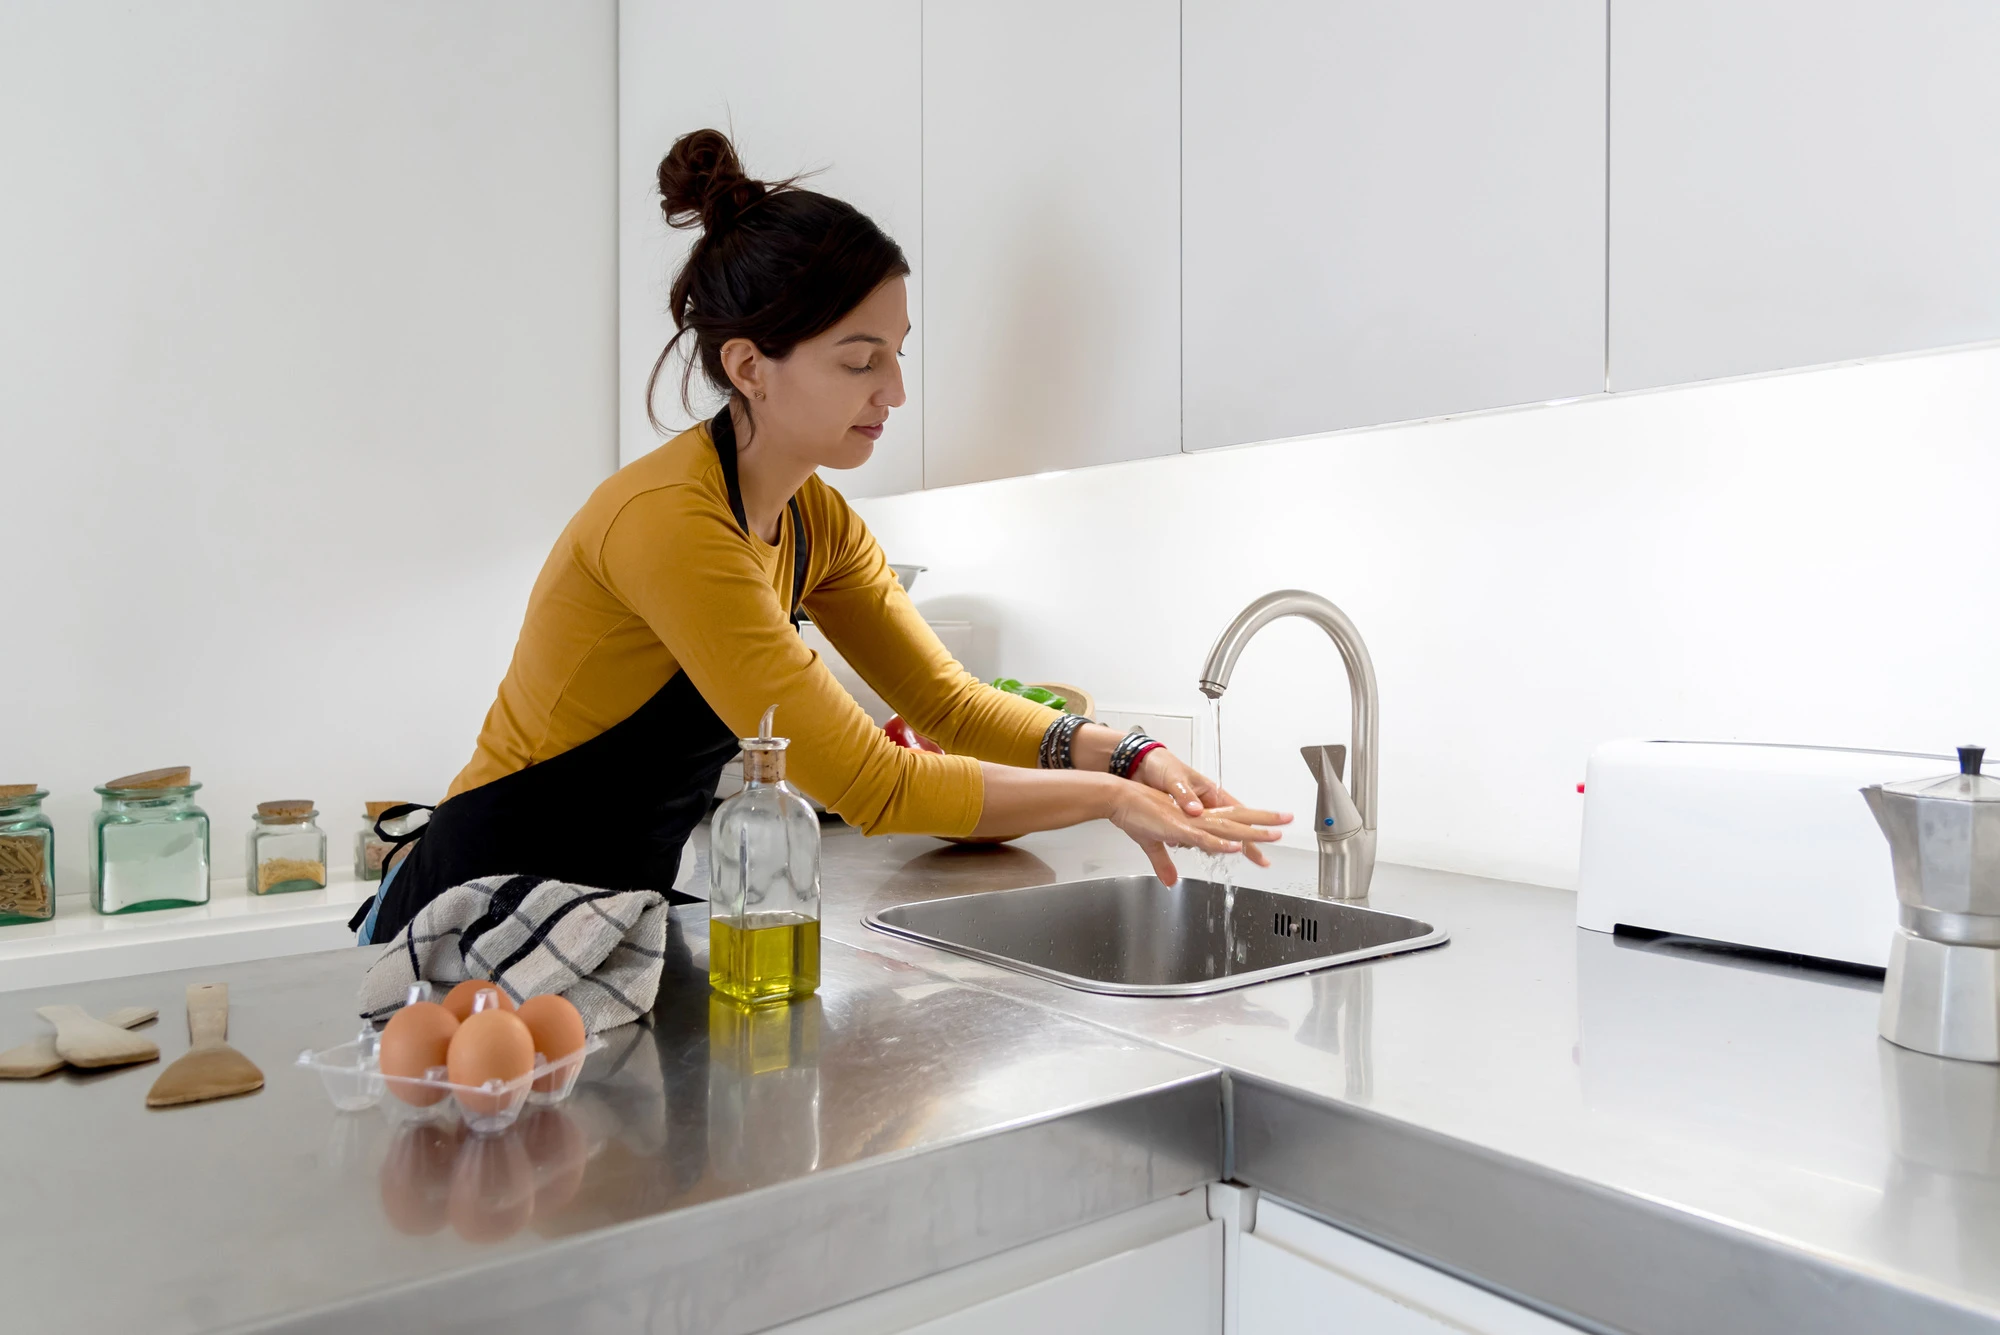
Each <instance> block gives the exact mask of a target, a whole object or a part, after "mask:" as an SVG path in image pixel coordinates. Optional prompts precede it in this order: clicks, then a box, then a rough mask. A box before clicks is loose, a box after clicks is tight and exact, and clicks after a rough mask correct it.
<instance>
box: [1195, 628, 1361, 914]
mask: <svg viewBox="0 0 2000 1335" xmlns="http://www.w3.org/2000/svg"><path fill="white" fill-rule="evenodd" d="M1279 617H1303V618H1305V619H1306V620H1307V621H1310V622H1312V623H1313V624H1314V625H1315V626H1318V627H1319V628H1320V629H1321V630H1323V631H1325V632H1326V633H1327V637H1328V638H1329V639H1331V640H1332V641H1333V643H1334V647H1335V648H1337V649H1339V650H1340V661H1341V662H1342V663H1343V664H1345V665H1346V667H1347V689H1348V697H1349V699H1350V701H1351V703H1352V712H1353V717H1354V731H1353V744H1352V747H1351V748H1350V754H1351V755H1352V756H1353V758H1354V765H1353V771H1352V774H1353V777H1352V780H1351V782H1352V784H1353V801H1352V806H1353V808H1354V809H1355V810H1357V811H1359V813H1360V816H1361V820H1360V828H1359V829H1355V828H1352V825H1351V823H1349V822H1346V821H1338V820H1333V819H1326V818H1324V817H1323V818H1322V819H1321V821H1320V826H1321V828H1318V829H1316V830H1315V831H1314V832H1315V834H1317V835H1318V837H1319V894H1320V898H1322V899H1366V898H1367V897H1368V883H1369V881H1370V880H1371V879H1373V877H1374V874H1375V805H1376V803H1375V797H1376V753H1375V752H1376V747H1375V732H1376V724H1377V716H1376V704H1375V664H1374V663H1373V662H1372V661H1371V660H1370V659H1369V657H1368V646H1367V645H1366V644H1365V643H1363V642H1362V639H1361V632H1360V631H1358V630H1356V629H1355V628H1354V623H1353V622H1352V621H1349V620H1348V619H1347V614H1346V613H1345V612H1343V611H1341V610H1340V609H1339V608H1338V607H1335V606H1334V605H1333V604H1332V603H1330V602H1328V601H1327V600H1326V599H1324V598H1322V597H1320V596H1319V595H1318V594H1316V593H1307V592H1305V591H1304V590H1302V589H1280V590H1278V591H1277V592H1276V593H1267V594H1265V595H1264V596H1263V597H1262V598H1259V599H1258V600H1257V601H1256V602H1254V603H1251V604H1250V605H1249V606H1248V607H1246V608H1244V609H1243V611H1242V612H1241V613H1239V614H1238V615H1237V618H1236V619H1235V620H1234V621H1232V622H1230V623H1229V627H1228V629H1226V630H1224V631H1223V632H1222V635H1221V637H1220V638H1218V639H1217V640H1216V642H1215V647H1214V648H1213V649H1210V650H1209V651H1208V661H1207V662H1206V663H1205V664H1203V665H1202V669H1201V692H1202V694H1203V695H1206V696H1207V697H1208V698H1209V699H1211V700H1220V699H1221V698H1222V693H1223V692H1224V691H1226V690H1228V689H1229V677H1230V674H1231V673H1232V672H1234V671H1235V670H1236V660H1237V658H1238V657H1239V656H1240V655H1241V654H1242V653H1243V648H1244V646H1245V645H1247V644H1249V643H1250V641H1251V639H1252V638H1253V637H1254V636H1255V635H1256V634H1257V632H1258V631H1260V630H1262V629H1263V628H1264V627H1265V626H1267V625H1269V624H1270V623H1271V622H1273V621H1276V620H1277V619H1278V618H1279ZM1333 749H1335V750H1337V749H1338V748H1333ZM1308 761H1309V763H1310V757H1309V758H1308ZM1335 763H1336V764H1337V762H1335ZM1314 777H1315V778H1316V779H1318V780H1319V783H1320V807H1321V810H1322V812H1327V811H1337V810H1339V809H1341V808H1343V807H1344V806H1345V805H1346V803H1345V802H1344V801H1343V800H1342V799H1344V798H1345V797H1346V796H1347V794H1346V792H1345V791H1344V790H1343V791H1340V792H1338V793H1336V792H1334V791H1332V790H1335V789H1340V788H1341V782H1340V776H1339V775H1338V774H1336V773H1334V772H1333V767H1332V766H1329V765H1327V764H1326V763H1325V762H1324V761H1322V763H1321V764H1320V765H1318V766H1315V768H1314ZM1329 784H1330V785H1331V786H1332V787H1331V789H1329V787H1328V785H1329ZM1336 825H1338V826H1342V827H1345V828H1335V827H1336Z"/></svg>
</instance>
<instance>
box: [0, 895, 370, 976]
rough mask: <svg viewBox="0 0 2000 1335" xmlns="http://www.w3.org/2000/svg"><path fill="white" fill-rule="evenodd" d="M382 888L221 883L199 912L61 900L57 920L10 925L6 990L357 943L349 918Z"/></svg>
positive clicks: (2, 970)
mask: <svg viewBox="0 0 2000 1335" xmlns="http://www.w3.org/2000/svg"><path fill="white" fill-rule="evenodd" d="M380 884H381V882H379V881H357V880H355V879H354V875H353V873H352V872H335V873H333V875H332V878H331V883H330V884H328V886H327V888H326V889H324V890H302V891H298V892H295V893H292V894H283V895H253V894H251V893H249V891H248V890H247V888H246V887H245V884H244V882H243V881H241V880H233V881H216V882H214V883H213V884H212V885H211V886H210V889H209V901H208V903H206V904H203V905H200V906H199V907H195V908H185V909H157V910H154V911H152V912H149V913H127V914H119V915H117V916H111V917H107V916H105V915H104V914H100V913H97V912H95V911H94V910H92V908H91V907H90V896H89V895H87V894H73V895H57V896H56V916H55V917H53V918H51V919H50V920H49V921H47V922H39V923H22V924H19V925H17V926H13V927H0V992H15V991H19V990H21V989H23V988H30V987H49V986H53V985H55V984H58V983H81V982H89V981H92V980H94V979H99V978H123V977H127V976H129V975H131V974H140V973H157V972H159V971H161V970H163V969H192V968H201V967H204V966H207V965H214V964H235V963H239V962H241V961H244V960H258V959H270V958H272V957H274V956H278V955H302V954H305V953H307V952H309V951H314V950H331V949H333V948H335V947H338V946H351V945H353V944H354V933H352V932H350V931H348V930H347V920H348V919H349V918H351V917H353V916H354V910H355V909H356V908H357V907H358V906H359V905H360V904H361V902H362V901H363V900H365V899H367V898H368V896H370V895H372V894H374V893H375V888H376V886H378V885H380Z"/></svg>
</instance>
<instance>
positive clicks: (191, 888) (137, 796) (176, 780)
mask: <svg viewBox="0 0 2000 1335" xmlns="http://www.w3.org/2000/svg"><path fill="white" fill-rule="evenodd" d="M200 790H201V785H200V784H198V783H196V782H195V781H194V780H193V778H192V777H191V776H190V775H189V773H188V771H187V768H186V767H185V766H182V767H180V768H177V769H157V770H148V771H146V772H145V773H143V774H128V775H126V776H125V777H124V778H122V779H113V780H112V781H111V782H109V783H107V784H105V785H104V786H103V787H101V788H99V789H98V790H97V795H98V796H99V797H101V798H103V799H104V803H103V805H102V806H100V807H99V808H98V809H97V810H96V811H95V812H93V813H92V814H91V817H90V897H91V903H92V905H93V906H94V907H95V908H96V909H97V911H98V912H99V913H138V912H142V911H144V910H147V909H180V908H186V907H188V906H189V905H190V904H206V903H207V902H208V813H207V812H206V811H203V810H202V809H201V808H200V807H198V806H196V805H195V804H194V795H195V794H196V793H197V792H199V791H200Z"/></svg>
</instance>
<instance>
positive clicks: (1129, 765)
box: [1119, 742, 1166, 779]
mask: <svg viewBox="0 0 2000 1335" xmlns="http://www.w3.org/2000/svg"><path fill="white" fill-rule="evenodd" d="M1165 747H1166V743H1165V742H1147V743H1146V744H1145V745H1144V746H1142V747H1140V748H1139V749H1138V750H1137V751H1134V752H1133V753H1132V758H1131V759H1130V760H1129V761H1127V762H1125V772H1124V773H1123V774H1122V775H1120V776H1119V777H1120V778H1125V779H1129V778H1131V777H1132V776H1133V775H1134V774H1137V773H1138V772H1139V766H1141V765H1143V764H1145V763H1146V757H1147V756H1149V755H1151V754H1153V752H1155V751H1159V750H1162V749H1164V748H1165Z"/></svg>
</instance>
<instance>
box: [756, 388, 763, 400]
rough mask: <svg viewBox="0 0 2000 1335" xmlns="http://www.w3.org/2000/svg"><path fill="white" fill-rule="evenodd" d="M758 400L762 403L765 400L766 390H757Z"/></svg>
mask: <svg viewBox="0 0 2000 1335" xmlns="http://www.w3.org/2000/svg"><path fill="white" fill-rule="evenodd" d="M757 401H758V402H759V403H762V402H763V401H764V391H763V390H761V389H760V390H758V391H757Z"/></svg>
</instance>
